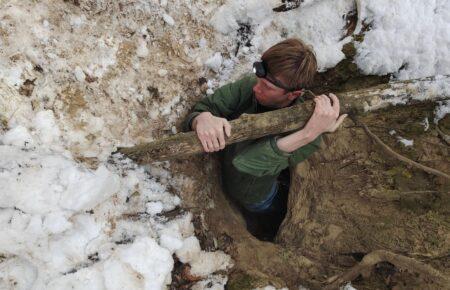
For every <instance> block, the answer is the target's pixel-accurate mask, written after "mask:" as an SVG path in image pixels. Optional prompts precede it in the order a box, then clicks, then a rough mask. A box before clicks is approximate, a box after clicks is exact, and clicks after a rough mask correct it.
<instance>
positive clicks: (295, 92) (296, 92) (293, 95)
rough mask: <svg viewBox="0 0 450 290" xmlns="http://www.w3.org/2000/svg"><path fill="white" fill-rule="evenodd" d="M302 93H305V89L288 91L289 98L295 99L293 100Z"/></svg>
mask: <svg viewBox="0 0 450 290" xmlns="http://www.w3.org/2000/svg"><path fill="white" fill-rule="evenodd" d="M301 95H303V91H302V90H298V91H293V92H289V93H288V100H290V101H293V100H295V99H297V98H298V97H300V96H301Z"/></svg>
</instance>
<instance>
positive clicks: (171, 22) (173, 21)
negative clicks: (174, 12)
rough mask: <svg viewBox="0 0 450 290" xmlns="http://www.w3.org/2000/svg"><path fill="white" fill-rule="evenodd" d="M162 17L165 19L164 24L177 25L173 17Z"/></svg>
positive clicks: (164, 15) (165, 15)
mask: <svg viewBox="0 0 450 290" xmlns="http://www.w3.org/2000/svg"><path fill="white" fill-rule="evenodd" d="M162 17H163V19H164V22H166V23H167V24H169V25H170V26H174V25H175V20H173V18H172V16H170V15H169V14H166V13H164V14H163V16H162Z"/></svg>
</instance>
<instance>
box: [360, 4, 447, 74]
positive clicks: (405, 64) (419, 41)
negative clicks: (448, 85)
mask: <svg viewBox="0 0 450 290" xmlns="http://www.w3.org/2000/svg"><path fill="white" fill-rule="evenodd" d="M360 2H361V20H364V21H365V23H367V24H370V26H371V29H370V30H369V31H368V32H366V34H365V37H364V41H363V42H362V43H360V44H359V45H358V46H357V57H356V63H357V65H358V67H359V68H360V69H362V70H363V71H364V73H367V74H387V73H391V72H394V73H396V76H397V77H398V78H399V79H414V78H419V77H426V76H432V75H439V74H450V50H449V46H450V1H448V0H433V1H423V0H406V1H390V0H379V1H370V0H369V1H368V0H361V1H360Z"/></svg>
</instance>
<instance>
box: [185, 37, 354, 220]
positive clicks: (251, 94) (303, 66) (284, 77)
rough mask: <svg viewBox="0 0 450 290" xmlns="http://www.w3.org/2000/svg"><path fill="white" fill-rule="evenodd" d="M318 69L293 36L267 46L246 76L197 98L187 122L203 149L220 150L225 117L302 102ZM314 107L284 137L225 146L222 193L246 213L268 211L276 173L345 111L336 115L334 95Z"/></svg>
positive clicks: (314, 145) (227, 130)
mask: <svg viewBox="0 0 450 290" xmlns="http://www.w3.org/2000/svg"><path fill="white" fill-rule="evenodd" d="M316 71H317V63H316V58H315V56H314V53H313V52H312V50H311V49H310V48H309V47H308V46H306V45H305V44H304V43H303V42H301V41H300V40H297V39H287V40H285V41H282V42H280V43H278V44H276V45H274V46H272V47H271V48H269V49H268V50H267V51H266V52H264V54H263V55H262V57H261V62H256V63H255V64H254V72H255V73H256V76H254V75H250V76H246V77H244V78H242V79H241V80H238V81H236V82H234V83H230V84H227V85H225V86H223V87H221V88H219V89H217V90H216V91H215V93H214V94H213V95H211V96H208V97H207V98H204V99H203V100H201V101H200V102H198V103H197V104H196V105H195V107H194V112H193V113H191V114H190V115H189V116H188V118H187V120H186V127H187V128H188V129H192V130H195V131H196V132H197V136H198V138H199V139H200V141H201V143H202V145H203V148H204V150H205V152H215V151H219V150H222V149H224V148H225V135H227V136H230V134H231V131H232V128H231V126H230V123H229V122H228V121H230V120H233V119H236V118H238V117H239V116H240V115H241V114H243V113H247V114H257V113H262V112H266V111H270V110H276V109H279V108H283V107H287V106H290V105H292V104H293V103H294V102H295V101H300V102H303V101H304V100H303V99H302V97H301V95H302V94H303V92H302V90H303V89H304V88H305V87H308V85H310V84H311V83H312V81H313V78H314V75H315V73H316ZM314 102H315V103H316V104H315V109H314V113H313V115H312V117H311V118H310V120H309V121H308V122H307V124H306V126H305V127H304V128H303V129H301V130H299V131H297V132H294V133H292V134H289V135H285V136H268V137H263V138H260V139H257V140H249V141H244V142H240V143H236V144H232V145H229V146H227V147H226V148H225V149H224V150H223V151H222V153H223V154H222V181H223V186H224V189H225V192H226V193H227V194H228V195H230V196H231V197H232V198H233V199H234V200H235V201H237V202H238V203H239V204H240V205H241V206H242V207H244V208H245V209H246V210H248V211H250V212H257V213H258V212H267V211H270V210H271V205H272V203H273V202H274V200H275V199H276V196H277V191H278V190H277V189H278V183H277V177H278V175H279V174H280V172H281V171H282V170H283V169H286V168H288V167H289V166H294V165H296V164H297V163H299V162H301V161H303V160H305V159H306V158H308V156H310V155H311V154H312V153H313V152H314V151H316V150H317V149H318V148H319V143H320V135H321V134H322V133H326V132H333V131H334V130H336V129H337V127H339V125H340V124H341V123H342V122H343V120H344V118H345V117H346V115H342V116H339V100H338V99H337V97H336V96H335V95H333V94H330V95H329V96H326V95H320V96H317V97H315V99H314Z"/></svg>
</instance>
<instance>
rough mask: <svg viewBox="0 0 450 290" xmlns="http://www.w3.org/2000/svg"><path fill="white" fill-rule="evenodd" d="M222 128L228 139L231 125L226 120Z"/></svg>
mask: <svg viewBox="0 0 450 290" xmlns="http://www.w3.org/2000/svg"><path fill="white" fill-rule="evenodd" d="M223 127H224V129H225V134H227V137H230V136H231V125H230V123H229V122H228V121H227V120H225V121H224V123H223Z"/></svg>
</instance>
